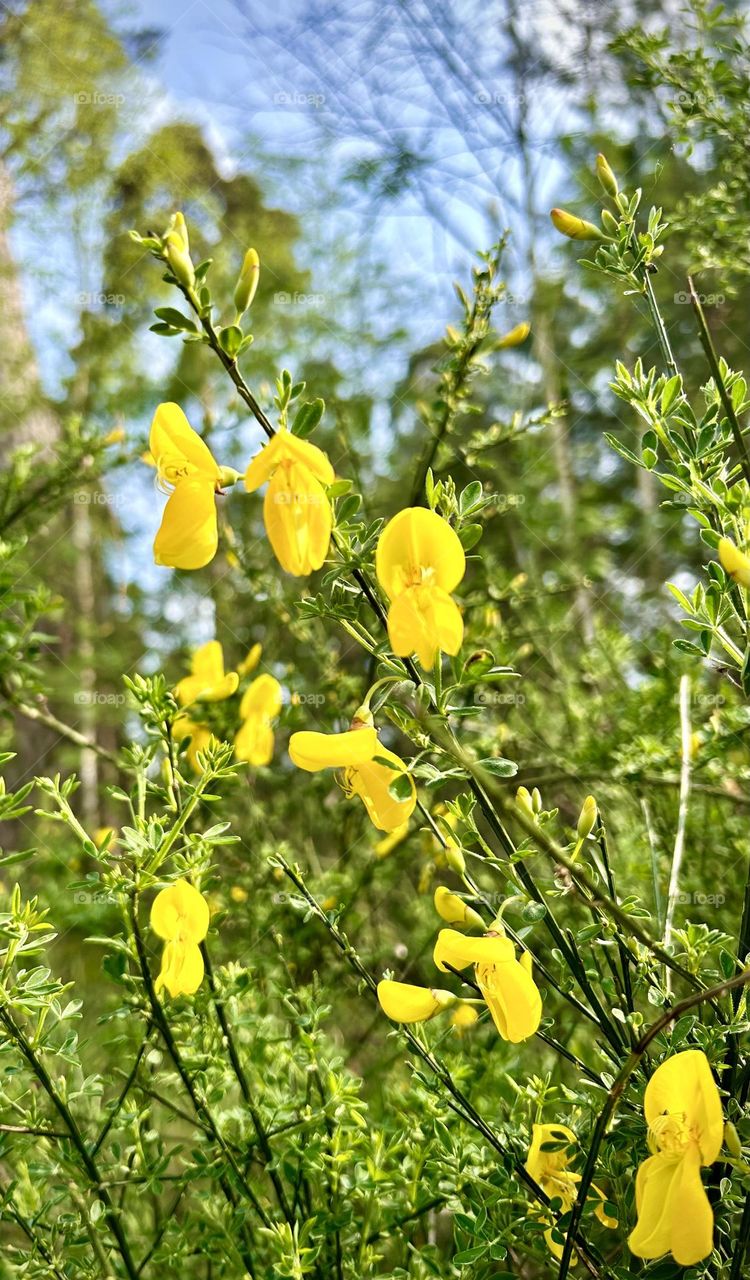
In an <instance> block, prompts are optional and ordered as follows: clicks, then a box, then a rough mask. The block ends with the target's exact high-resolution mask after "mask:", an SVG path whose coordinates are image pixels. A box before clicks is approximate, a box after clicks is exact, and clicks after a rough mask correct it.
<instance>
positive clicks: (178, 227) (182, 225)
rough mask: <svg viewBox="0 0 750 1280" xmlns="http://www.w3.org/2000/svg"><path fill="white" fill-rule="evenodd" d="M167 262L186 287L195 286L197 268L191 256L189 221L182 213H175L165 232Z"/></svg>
mask: <svg viewBox="0 0 750 1280" xmlns="http://www.w3.org/2000/svg"><path fill="white" fill-rule="evenodd" d="M164 248H165V251H166V256H167V262H168V263H169V266H170V268H171V270H172V273H173V275H174V276H175V278H176V279H177V280H179V282H180V284H182V285H184V286H185V288H186V289H192V288H194V286H195V269H194V267H193V263H192V260H191V257H190V242H189V240H188V229H187V223H186V222H185V219H184V217H183V215H182V214H181V213H173V214H172V217H171V218H170V220H169V226H168V227H167V230H166V232H165V233H164Z"/></svg>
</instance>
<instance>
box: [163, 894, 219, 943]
mask: <svg viewBox="0 0 750 1280" xmlns="http://www.w3.org/2000/svg"><path fill="white" fill-rule="evenodd" d="M208 923H209V910H208V903H207V902H206V899H205V898H204V897H203V894H202V893H199V892H198V890H197V889H196V888H195V886H194V885H192V884H190V882H189V881H188V880H176V881H175V883H174V884H170V885H169V886H168V887H167V888H166V889H162V890H161V892H160V893H157V895H156V897H155V898H154V901H153V903H152V905H151V928H152V929H153V931H154V933H155V934H156V935H157V937H159V938H163V939H164V940H165V941H167V942H173V941H175V940H176V939H178V938H179V939H181V940H182V941H183V942H193V943H197V942H202V941H203V939H204V938H205V936H206V934H207V933H208Z"/></svg>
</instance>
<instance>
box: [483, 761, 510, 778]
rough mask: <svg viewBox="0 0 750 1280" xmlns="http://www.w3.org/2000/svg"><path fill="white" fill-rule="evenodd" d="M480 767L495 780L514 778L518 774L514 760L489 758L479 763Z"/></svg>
mask: <svg viewBox="0 0 750 1280" xmlns="http://www.w3.org/2000/svg"><path fill="white" fill-rule="evenodd" d="M479 764H480V767H481V768H482V769H484V770H485V772H486V773H491V774H492V775H493V777H495V778H514V777H515V776H516V774H517V773H518V765H517V764H516V763H515V761H514V760H504V759H503V757H502V756H490V757H489V758H488V759H487V760H480V761H479Z"/></svg>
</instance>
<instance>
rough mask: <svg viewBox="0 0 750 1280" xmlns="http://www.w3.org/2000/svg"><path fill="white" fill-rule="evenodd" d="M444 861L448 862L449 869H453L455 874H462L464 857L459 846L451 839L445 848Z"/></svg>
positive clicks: (464, 869)
mask: <svg viewBox="0 0 750 1280" xmlns="http://www.w3.org/2000/svg"><path fill="white" fill-rule="evenodd" d="M445 861H446V862H447V863H448V866H449V867H450V869H451V871H455V872H456V874H457V875H459V876H462V875H463V874H464V872H465V871H466V859H465V857H464V855H463V853H462V852H461V849H460V847H459V846H458V845H457V844H454V842H453V841H452V840H451V842H450V843H449V845H448V847H447V849H446V850H445Z"/></svg>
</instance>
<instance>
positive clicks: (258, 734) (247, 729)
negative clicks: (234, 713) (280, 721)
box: [234, 715, 274, 768]
mask: <svg viewBox="0 0 750 1280" xmlns="http://www.w3.org/2000/svg"><path fill="white" fill-rule="evenodd" d="M273 743H274V737H273V729H272V728H271V726H270V724H269V722H268V720H267V719H266V718H265V717H264V716H256V715H251V716H248V717H247V719H246V720H245V721H244V723H243V724H242V725H240V728H239V729H238V730H237V733H236V735H235V739H234V754H235V755H236V757H237V759H238V760H244V761H245V762H246V763H247V764H251V765H253V766H255V767H256V768H260V767H262V766H263V765H267V764H270V763H271V761H272V759H273Z"/></svg>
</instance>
